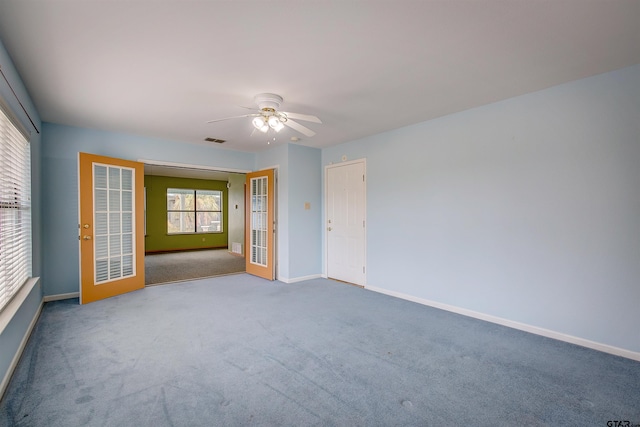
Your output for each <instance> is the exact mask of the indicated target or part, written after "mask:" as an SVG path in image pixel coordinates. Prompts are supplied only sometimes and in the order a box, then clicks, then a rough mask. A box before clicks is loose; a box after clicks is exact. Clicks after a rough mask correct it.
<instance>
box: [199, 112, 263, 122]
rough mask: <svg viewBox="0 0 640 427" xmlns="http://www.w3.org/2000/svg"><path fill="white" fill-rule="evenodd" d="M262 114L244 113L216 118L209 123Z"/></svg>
mask: <svg viewBox="0 0 640 427" xmlns="http://www.w3.org/2000/svg"><path fill="white" fill-rule="evenodd" d="M259 115H260V114H257V113H255V114H243V115H241V116H233V117H225V118H224V119H216V120H209V121H208V122H207V123H215V122H221V121H223V120H231V119H241V118H242V117H254V116H259Z"/></svg>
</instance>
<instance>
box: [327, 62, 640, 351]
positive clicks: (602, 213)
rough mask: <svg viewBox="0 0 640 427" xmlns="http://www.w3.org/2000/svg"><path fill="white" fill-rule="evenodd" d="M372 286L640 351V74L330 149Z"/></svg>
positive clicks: (614, 75)
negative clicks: (360, 234) (351, 178)
mask: <svg viewBox="0 0 640 427" xmlns="http://www.w3.org/2000/svg"><path fill="white" fill-rule="evenodd" d="M342 155H346V156H347V157H348V158H349V160H353V159H356V158H366V159H367V177H368V178H367V222H368V228H367V243H368V244H367V248H368V252H367V266H368V272H367V283H368V285H369V286H374V287H379V288H383V289H386V290H389V291H394V292H399V293H403V294H406V295H409V296H413V297H418V298H423V299H427V300H432V301H436V302H440V303H445V304H450V305H453V306H457V307H460V308H465V309H470V310H474V311H477V312H481V313H485V314H489V315H493V316H498V317H501V318H505V319H509V320H512V321H517V322H522V323H525V324H529V325H533V326H537V327H540V328H546V329H549V330H552V331H556V332H560V333H564V334H568V335H572V336H575V337H580V338H583V339H587V340H592V341H595V342H598V343H604V344H608V345H612V346H615V347H619V348H623V349H627V350H631V351H635V352H638V351H640V336H639V335H638V325H640V310H638V301H640V166H639V165H640V65H637V66H633V67H630V68H626V69H622V70H618V71H615V72H611V73H607V74H603V75H599V76H595V77H591V78H587V79H583V80H579V81H575V82H572V83H568V84H563V85H560V86H556V87H553V88H550V89H547V90H543V91H540V92H536V93H532V94H529V95H524V96H520V97H517V98H513V99H509V100H506V101H503V102H498V103H495V104H491V105H487V106H484V107H480V108H475V109H472V110H468V111H465V112H462V113H458V114H453V115H450V116H447V117H443V118H440V119H436V120H431V121H428V122H424V123H421V124H418V125H414V126H410V127H405V128H402V129H398V130H395V131H391V132H386V133H383V134H378V135H374V136H372V137H368V138H364V139H362V140H358V141H353V142H349V143H346V144H342V145H339V146H335V147H331V148H327V149H325V150H323V152H322V164H323V165H327V164H329V162H339V161H340V158H341V156H342Z"/></svg>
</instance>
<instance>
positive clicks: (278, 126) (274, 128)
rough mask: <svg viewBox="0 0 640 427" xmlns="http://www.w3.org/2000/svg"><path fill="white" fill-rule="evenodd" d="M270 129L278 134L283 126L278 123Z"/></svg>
mask: <svg viewBox="0 0 640 427" xmlns="http://www.w3.org/2000/svg"><path fill="white" fill-rule="evenodd" d="M272 128H273V130H275V131H276V132H280V131H281V130H282V129H283V128H284V125H283V124H282V122H280V121H278V124H277V125H276V126H272Z"/></svg>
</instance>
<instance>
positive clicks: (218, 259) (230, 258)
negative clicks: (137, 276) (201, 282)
mask: <svg viewBox="0 0 640 427" xmlns="http://www.w3.org/2000/svg"><path fill="white" fill-rule="evenodd" d="M244 271H245V260H244V257H241V256H237V255H232V254H230V253H229V251H228V250H227V249H211V250H197V251H182V252H168V253H161V254H150V255H146V256H145V257H144V275H145V277H144V284H145V285H147V286H149V285H157V284H161V283H170V282H178V281H181V280H191V279H200V278H203V277H214V276H221V275H225V274H234V273H242V272H244Z"/></svg>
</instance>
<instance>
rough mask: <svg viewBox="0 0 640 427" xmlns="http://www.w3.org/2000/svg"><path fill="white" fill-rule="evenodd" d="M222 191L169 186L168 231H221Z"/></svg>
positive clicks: (173, 232) (181, 232) (182, 232)
mask: <svg viewBox="0 0 640 427" xmlns="http://www.w3.org/2000/svg"><path fill="white" fill-rule="evenodd" d="M221 232H222V191H216V190H191V189H185V188H167V233H168V234H184V233H221Z"/></svg>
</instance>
